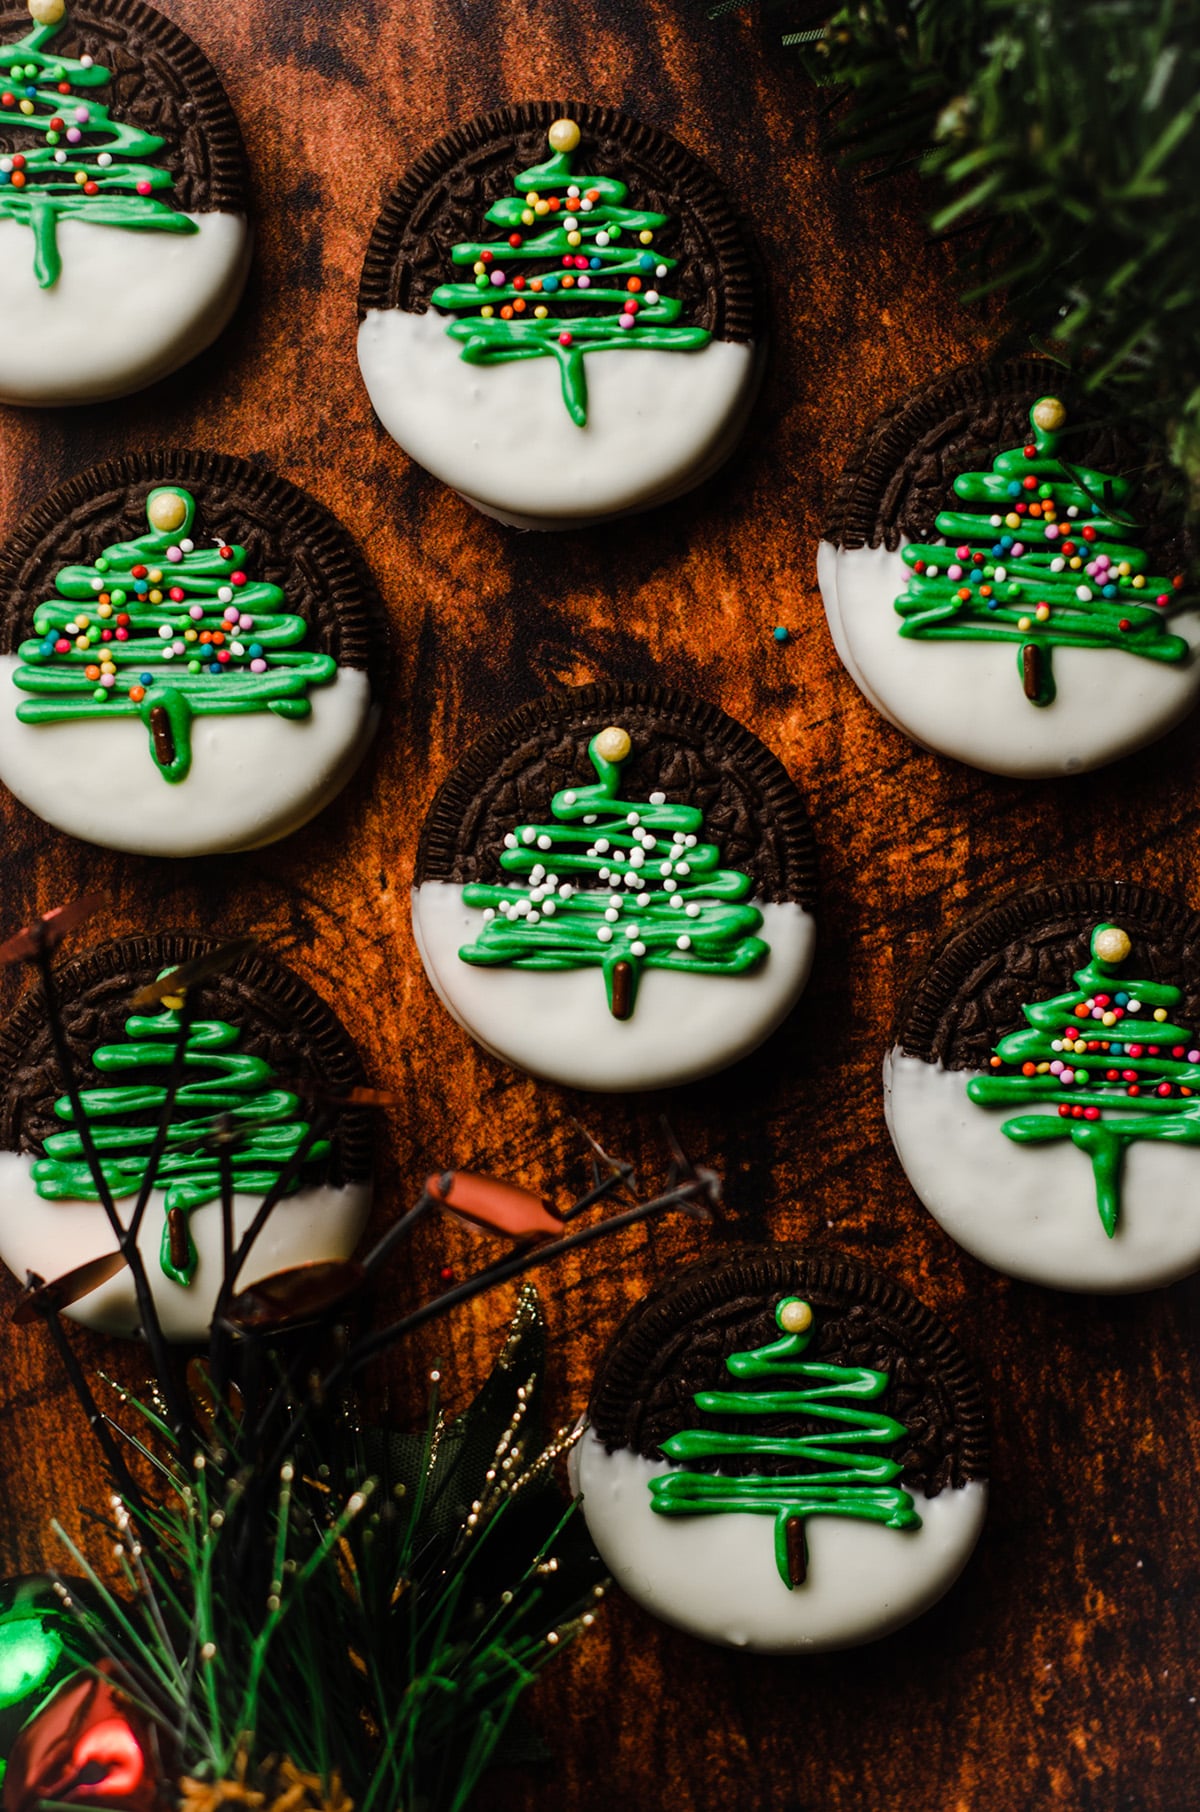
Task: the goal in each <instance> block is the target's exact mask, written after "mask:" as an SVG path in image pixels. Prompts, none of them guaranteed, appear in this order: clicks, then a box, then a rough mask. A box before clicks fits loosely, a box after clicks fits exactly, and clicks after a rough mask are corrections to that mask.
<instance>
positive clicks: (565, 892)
mask: <svg viewBox="0 0 1200 1812" xmlns="http://www.w3.org/2000/svg"><path fill="white" fill-rule="evenodd" d="M574 892H575V889H574V888H573V887H572V886H571V883H570V882H569V881H564V882H563V884H562V886H561V887H560V888H559V890H558V897H559V899H560V900H569V899H570V898H571V897H572V896H573V894H574Z"/></svg>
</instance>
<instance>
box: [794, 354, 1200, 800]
mask: <svg viewBox="0 0 1200 1812" xmlns="http://www.w3.org/2000/svg"><path fill="white" fill-rule="evenodd" d="M1176 530H1177V525H1176V524H1175V523H1174V522H1173V521H1172V520H1171V517H1170V513H1169V511H1167V510H1165V508H1164V505H1163V501H1162V499H1161V497H1160V496H1159V495H1158V494H1156V491H1155V487H1154V484H1153V482H1152V481H1151V479H1150V478H1149V477H1148V475H1147V473H1146V456H1145V452H1144V450H1143V449H1141V448H1139V447H1138V446H1137V444H1136V442H1135V441H1134V440H1133V439H1132V437H1131V436H1130V435H1129V434H1128V433H1127V432H1126V431H1125V429H1124V428H1123V427H1122V425H1121V423H1120V422H1119V421H1118V420H1117V419H1116V418H1115V417H1113V416H1112V415H1111V414H1109V413H1108V412H1106V411H1105V409H1104V406H1103V405H1102V404H1101V403H1099V402H1097V400H1096V399H1095V398H1094V397H1090V396H1085V395H1083V394H1081V393H1079V392H1078V391H1076V390H1075V389H1074V388H1073V387H1072V386H1071V384H1070V383H1069V381H1067V382H1064V377H1063V373H1062V372H1061V370H1060V368H1059V367H1058V366H1056V365H1053V364H1051V363H1050V362H1049V361H1048V360H1045V359H1036V358H1025V359H1012V360H1008V361H1004V362H1001V363H997V364H993V365H984V366H969V367H967V368H965V369H962V370H958V371H952V372H950V373H949V374H948V375H946V376H943V377H940V378H937V379H935V380H934V381H933V382H932V383H929V384H926V385H925V386H923V387H922V388H921V389H920V390H918V391H916V392H914V393H913V394H912V395H911V396H908V397H905V398H904V399H902V400H901V401H900V402H899V403H898V404H896V405H895V406H894V407H893V408H892V409H890V410H889V411H888V412H887V414H885V415H884V416H882V417H881V418H880V419H879V421H877V422H876V423H875V424H874V426H873V427H872V428H870V429H869V430H868V432H867V434H866V436H865V438H864V439H863V441H862V443H861V444H860V446H859V447H858V449H857V451H856V452H855V453H854V454H853V456H852V457H851V460H850V462H849V464H848V465H847V467H846V470H845V472H844V474H843V476H842V479H841V483H840V485H839V487H838V491H837V495H836V497H835V500H834V503H833V507H832V511H831V517H830V521H829V523H828V525H827V527H826V529H825V533H824V538H823V540H822V542H821V546H820V552H819V555H818V561H817V571H818V577H819V579H820V584H821V593H822V596H823V598H824V600H825V610H826V615H827V617H828V620H829V627H830V630H831V632H832V635H833V639H834V643H835V645H836V647H837V651H838V654H839V655H840V657H841V660H842V662H843V664H844V666H845V667H846V669H847V671H848V672H849V673H850V675H851V677H852V679H853V680H854V681H855V683H856V684H857V685H858V687H859V690H860V691H861V692H862V693H863V694H864V696H865V697H866V698H867V699H868V700H869V701H870V702H871V704H873V705H874V706H875V708H876V709H877V710H878V711H881V712H882V713H883V715H884V716H885V717H887V718H889V719H890V720H891V722H892V723H894V724H896V725H897V727H898V728H899V729H901V730H903V731H904V732H905V734H906V735H908V736H911V737H912V739H913V740H914V742H918V743H921V744H922V745H923V746H925V747H926V748H930V749H933V750H936V751H937V752H938V753H940V754H943V755H952V756H954V757H955V758H956V759H957V760H959V761H964V762H967V763H968V764H969V765H970V766H972V767H978V768H986V769H988V770H989V771H990V772H992V773H996V774H1010V775H1013V776H1016V777H1017V778H1022V779H1031V778H1037V777H1045V776H1054V775H1059V774H1074V773H1080V772H1082V771H1084V770H1085V769H1088V768H1095V767H1100V766H1102V765H1103V764H1104V763H1106V762H1109V761H1115V760H1116V759H1117V758H1118V757H1119V756H1122V755H1126V754H1128V753H1130V752H1131V751H1132V750H1134V749H1137V748H1140V747H1141V746H1142V745H1143V744H1144V743H1148V742H1152V741H1154V739H1155V738H1156V737H1159V736H1162V735H1163V734H1164V733H1165V732H1166V731H1168V730H1170V729H1171V728H1172V727H1173V726H1174V725H1175V724H1176V723H1178V722H1179V720H1180V719H1181V718H1182V717H1183V716H1184V715H1185V714H1186V713H1187V712H1188V711H1189V710H1190V709H1191V708H1192V706H1193V705H1194V703H1195V701H1196V697H1197V694H1198V692H1200V659H1198V658H1197V650H1200V610H1198V609H1197V604H1196V599H1195V597H1194V596H1189V595H1188V594H1187V593H1185V591H1184V589H1183V579H1182V577H1181V574H1182V570H1183V564H1184V562H1183V548H1182V545H1181V541H1180V538H1179V536H1178V534H1177V532H1176Z"/></svg>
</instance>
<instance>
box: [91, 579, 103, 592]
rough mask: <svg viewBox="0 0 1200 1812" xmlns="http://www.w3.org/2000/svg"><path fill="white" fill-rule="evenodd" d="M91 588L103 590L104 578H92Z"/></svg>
mask: <svg viewBox="0 0 1200 1812" xmlns="http://www.w3.org/2000/svg"><path fill="white" fill-rule="evenodd" d="M92 590H93V591H103V590H104V580H103V579H93V580H92Z"/></svg>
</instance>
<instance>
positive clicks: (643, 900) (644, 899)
mask: <svg viewBox="0 0 1200 1812" xmlns="http://www.w3.org/2000/svg"><path fill="white" fill-rule="evenodd" d="M637 903H638V905H639V906H648V905H649V904H650V895H649V894H648V893H639V895H638V897H637Z"/></svg>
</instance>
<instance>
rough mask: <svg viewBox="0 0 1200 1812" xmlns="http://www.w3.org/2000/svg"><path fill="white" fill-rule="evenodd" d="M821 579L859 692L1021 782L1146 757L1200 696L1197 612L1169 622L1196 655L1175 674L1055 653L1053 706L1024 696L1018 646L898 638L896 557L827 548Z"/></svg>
mask: <svg viewBox="0 0 1200 1812" xmlns="http://www.w3.org/2000/svg"><path fill="white" fill-rule="evenodd" d="M817 577H818V580H819V581H820V586H821V596H822V598H823V599H824V601H825V614H826V616H827V618H828V620H829V629H830V633H831V635H832V636H833V642H834V646H835V647H836V649H837V651H838V655H839V656H840V658H841V661H842V665H843V666H844V667H845V668H846V670H847V672H848V673H849V674H850V677H851V678H852V679H853V680H854V683H855V684H856V685H857V687H858V689H859V691H860V692H862V693H863V694H864V696H865V697H866V698H867V699H869V700H870V702H871V704H873V705H874V707H875V709H876V710H877V711H879V712H880V713H881V714H882V715H883V716H884V717H886V718H887V719H888V720H889V722H891V723H893V724H895V725H896V728H897V729H899V730H903V731H904V733H905V735H906V736H911V737H912V739H913V741H914V742H916V743H919V744H920V745H921V746H922V747H923V748H927V749H933V750H935V751H936V752H937V753H938V754H941V755H951V756H953V757H954V759H955V760H956V761H963V762H966V763H967V765H968V766H970V767H975V768H984V769H986V770H987V771H988V772H989V773H992V774H1008V775H1011V776H1013V778H1015V779H1019V780H1033V779H1039V778H1054V777H1056V776H1058V775H1061V774H1082V773H1085V772H1086V771H1087V770H1088V769H1089V768H1098V767H1103V766H1104V764H1105V763H1106V762H1109V761H1116V760H1118V759H1119V758H1120V757H1121V756H1122V755H1128V754H1131V753H1132V751H1133V750H1134V749H1140V748H1142V747H1143V746H1144V745H1145V744H1146V743H1149V742H1153V741H1155V739H1156V738H1157V737H1159V736H1165V735H1166V733H1167V731H1168V730H1171V729H1173V728H1174V726H1175V725H1176V724H1177V723H1179V722H1180V720H1181V719H1182V718H1183V717H1185V716H1186V715H1187V713H1188V712H1189V711H1190V710H1191V709H1192V707H1193V706H1194V705H1195V703H1196V699H1197V696H1198V695H1200V613H1198V612H1196V611H1182V612H1180V613H1179V614H1178V615H1173V616H1172V617H1171V629H1172V631H1173V632H1174V633H1175V634H1177V635H1181V636H1183V637H1184V638H1185V639H1186V640H1187V642H1188V643H1189V645H1190V647H1191V650H1192V652H1191V656H1190V658H1189V659H1187V660H1185V661H1183V662H1181V663H1180V664H1178V665H1168V664H1167V663H1166V662H1163V661H1149V660H1144V659H1143V658H1142V657H1140V656H1139V655H1133V654H1123V653H1122V652H1121V651H1120V650H1119V649H1115V648H1055V650H1054V653H1053V666H1054V678H1055V684H1056V686H1057V689H1058V690H1057V696H1056V697H1055V699H1054V702H1053V704H1049V705H1034V704H1031V703H1030V701H1029V699H1027V698H1026V697H1025V693H1024V691H1023V690H1022V686H1021V676H1020V673H1019V670H1018V664H1017V662H1018V654H1019V648H1018V645H1017V643H1015V642H969V641H962V642H934V641H923V640H914V639H913V638H912V637H910V636H902V635H901V634H900V618H899V616H898V615H897V614H896V610H895V608H894V606H895V601H896V599H897V598H898V597H899V596H900V594H901V592H902V591H903V590H904V586H905V582H906V580H907V577H908V568H907V567H906V566H905V564H904V561H903V560H902V559H901V557H900V553H899V551H897V552H896V553H894V554H893V553H889V552H888V550H887V548H885V547H858V548H839V547H835V546H834V545H833V544H832V542H829V541H822V543H821V545H820V548H819V550H818V553H817Z"/></svg>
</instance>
